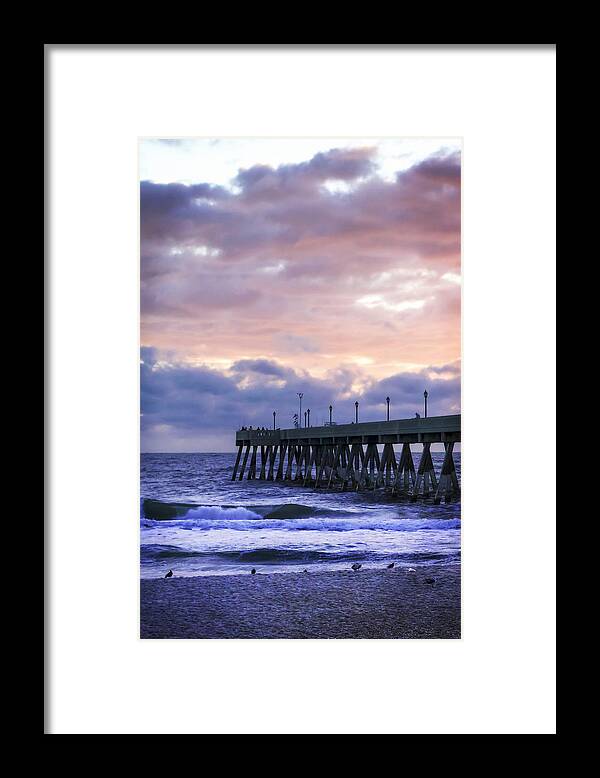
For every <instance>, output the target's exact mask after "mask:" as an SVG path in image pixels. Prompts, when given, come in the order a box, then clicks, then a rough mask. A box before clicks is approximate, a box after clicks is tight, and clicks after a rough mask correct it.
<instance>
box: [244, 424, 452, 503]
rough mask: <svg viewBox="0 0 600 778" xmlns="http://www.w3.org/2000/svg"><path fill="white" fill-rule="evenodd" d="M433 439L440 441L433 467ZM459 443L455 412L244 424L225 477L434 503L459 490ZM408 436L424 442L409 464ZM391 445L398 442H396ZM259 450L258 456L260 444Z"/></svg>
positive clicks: (449, 497) (411, 439) (412, 441)
mask: <svg viewBox="0 0 600 778" xmlns="http://www.w3.org/2000/svg"><path fill="white" fill-rule="evenodd" d="M432 443H443V445H444V450H445V454H444V460H443V463H442V467H441V470H440V472H439V474H437V473H436V471H435V467H434V463H433V459H432V457H431V445H432ZM456 443H460V414H457V415H453V416H430V417H425V418H412V419H399V420H396V421H373V422H360V423H358V422H357V423H354V424H338V425H336V424H334V425H325V426H322V427H297V428H292V429H277V430H266V429H262V430H260V429H257V430H252V429H243V430H240V431H238V432H237V433H236V445H237V447H238V452H237V457H236V461H235V466H234V468H233V474H232V476H231V480H232V481H235V480H236V478H237V479H238V480H240V481H241V480H242V479H243V478H244V474H246V479H247V480H254V479H257V480H266V481H283V482H289V483H291V484H296V485H301V486H311V487H314V488H315V489H321V488H323V489H325V488H326V489H337V490H341V491H346V490H356V491H363V490H376V489H383V490H385V491H387V492H388V493H390V494H393V495H398V496H399V497H401V496H403V497H407V498H409V499H411V500H413V501H416V500H418V499H428V498H431V499H433V501H434V502H435V503H436V504H439V503H440V502H441V501H442V499H443V500H444V501H445V502H449V501H451V500H452V499H453V498H456V497H458V495H459V494H460V486H459V483H458V477H457V475H456V470H455V467H454V459H453V450H454V445H455V444H456ZM411 444H417V445H419V444H420V445H422V447H423V448H422V452H421V458H420V460H419V466H418V468H417V469H416V470H415V465H414V462H413V455H412V451H411ZM395 446H397V448H398V450H396V448H394V447H395ZM259 451H260V456H259V453H258V452H259Z"/></svg>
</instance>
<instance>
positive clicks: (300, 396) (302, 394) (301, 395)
mask: <svg viewBox="0 0 600 778" xmlns="http://www.w3.org/2000/svg"><path fill="white" fill-rule="evenodd" d="M296 394H297V395H298V397H299V398H300V414H299V416H298V426H299V427H301V426H302V398H303V397H304V392H296Z"/></svg>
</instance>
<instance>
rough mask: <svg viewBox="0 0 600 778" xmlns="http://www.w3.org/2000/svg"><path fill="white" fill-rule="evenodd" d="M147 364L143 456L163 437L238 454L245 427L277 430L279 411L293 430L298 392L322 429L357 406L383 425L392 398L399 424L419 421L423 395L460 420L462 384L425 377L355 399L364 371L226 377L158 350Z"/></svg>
mask: <svg viewBox="0 0 600 778" xmlns="http://www.w3.org/2000/svg"><path fill="white" fill-rule="evenodd" d="M142 360H143V363H142V365H141V371H142V375H141V387H142V394H141V411H142V450H146V449H145V446H146V445H147V441H149V440H152V439H153V436H154V435H155V433H156V432H157V431H158V432H160V437H161V439H162V441H163V442H164V450H169V441H171V440H178V441H179V440H182V439H187V440H193V441H195V442H196V443H197V446H198V447H201V446H202V441H203V439H204V438H210V440H211V441H214V440H219V441H221V445H222V447H223V448H228V447H232V445H233V439H234V437H233V436H234V432H235V429H237V428H238V426H239V425H241V424H245V425H252V426H254V427H256V426H266V427H269V426H271V424H272V420H273V417H272V414H273V411H274V410H275V411H277V422H278V426H281V427H291V426H292V423H293V422H292V419H293V414H294V413H295V412H296V411H297V410H298V397H297V394H296V393H297V392H298V391H302V392H303V393H304V398H303V410H306V409H308V408H310V409H311V423H312V424H313V425H318V424H321V423H322V422H323V421H324V420H325V419H326V418H327V417H328V406H329V404H330V403H331V404H332V405H333V407H334V411H333V417H334V419H335V420H337V421H338V423H344V422H350V421H352V420H353V418H354V401H355V400H358V401H359V403H360V420H361V421H369V420H374V419H382V418H384V414H385V410H384V409H385V398H386V396H388V395H389V396H390V398H391V407H392V418H406V417H412V416H414V414H415V412H416V411H420V410H421V407H422V398H423V390H424V388H427V389H428V391H429V408H430V413H431V414H432V415H433V414H435V415H442V414H445V413H457V412H458V409H459V407H460V378H459V377H456V378H453V379H450V380H442V379H439V378H433V379H432V378H431V375H428V373H431V372H435V370H433V371H432V370H430V369H428V370H425V371H422V372H421V373H418V374H415V373H400V374H397V375H394V376H390V377H389V378H386V379H384V380H381V381H375V382H373V383H371V384H370V385H369V386H368V388H367V389H366V390H365V391H363V392H362V393H361V392H359V391H356V392H352V385H353V382H354V381H355V380H356V379H357V377H360V373H359V371H357V370H353V369H351V368H341V369H338V370H336V371H334V372H332V374H330V375H329V376H327V378H324V379H316V378H313V377H311V376H310V375H308V374H306V373H301V372H297V371H295V370H293V369H291V368H287V367H285V366H283V365H280V364H278V363H276V362H273V361H270V360H266V359H264V360H240V361H239V362H237V363H235V364H234V365H232V367H231V369H230V370H229V371H226V372H221V371H218V370H214V369H209V368H206V367H201V366H191V365H186V364H181V363H168V362H165V361H162V360H160V359H159V355H158V352H157V351H156V350H155V349H144V350H143V352H142Z"/></svg>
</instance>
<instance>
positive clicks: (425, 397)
mask: <svg viewBox="0 0 600 778" xmlns="http://www.w3.org/2000/svg"><path fill="white" fill-rule="evenodd" d="M427 397H428V395H427V389H425V391H424V392H423V398H424V400H425V418H427Z"/></svg>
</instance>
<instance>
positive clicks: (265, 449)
mask: <svg viewBox="0 0 600 778" xmlns="http://www.w3.org/2000/svg"><path fill="white" fill-rule="evenodd" d="M270 448H271V446H261V447H260V475H259V476H258V478H259V480H260V481H264V480H265V478H266V477H267V472H266V471H267V456H268V453H269V449H270Z"/></svg>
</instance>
